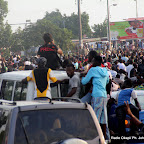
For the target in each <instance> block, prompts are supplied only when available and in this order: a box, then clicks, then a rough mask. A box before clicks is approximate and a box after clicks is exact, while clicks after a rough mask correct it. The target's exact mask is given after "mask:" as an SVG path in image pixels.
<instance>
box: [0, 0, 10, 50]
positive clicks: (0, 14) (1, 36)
mask: <svg viewBox="0 0 144 144" xmlns="http://www.w3.org/2000/svg"><path fill="white" fill-rule="evenodd" d="M7 13H8V3H7V1H4V0H0V48H9V47H10V46H11V45H10V43H11V40H12V39H11V38H12V30H11V26H10V25H9V24H8V23H7V22H6V24H4V23H3V21H4V18H5V17H6V16H7Z"/></svg>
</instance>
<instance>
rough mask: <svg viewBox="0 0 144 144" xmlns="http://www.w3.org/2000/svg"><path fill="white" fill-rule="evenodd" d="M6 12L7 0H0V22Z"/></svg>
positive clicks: (0, 22)
mask: <svg viewBox="0 0 144 144" xmlns="http://www.w3.org/2000/svg"><path fill="white" fill-rule="evenodd" d="M7 13H8V3H7V1H4V0H0V24H2V23H3V20H4V18H5V17H6V16H7Z"/></svg>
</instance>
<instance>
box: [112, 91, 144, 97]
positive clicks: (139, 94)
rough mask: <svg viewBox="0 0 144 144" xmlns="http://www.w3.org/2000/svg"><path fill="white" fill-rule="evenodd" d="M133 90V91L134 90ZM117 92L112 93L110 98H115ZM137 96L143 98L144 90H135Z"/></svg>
mask: <svg viewBox="0 0 144 144" xmlns="http://www.w3.org/2000/svg"><path fill="white" fill-rule="evenodd" d="M134 90H135V89H134ZM118 92H119V91H113V92H112V95H111V97H112V98H116V95H117V93H118ZM135 92H136V94H137V96H142V95H143V96H144V90H135Z"/></svg>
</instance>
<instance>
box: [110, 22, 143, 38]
mask: <svg viewBox="0 0 144 144" xmlns="http://www.w3.org/2000/svg"><path fill="white" fill-rule="evenodd" d="M110 34H111V40H121V39H135V38H139V39H142V38H144V20H133V21H123V22H111V23H110Z"/></svg>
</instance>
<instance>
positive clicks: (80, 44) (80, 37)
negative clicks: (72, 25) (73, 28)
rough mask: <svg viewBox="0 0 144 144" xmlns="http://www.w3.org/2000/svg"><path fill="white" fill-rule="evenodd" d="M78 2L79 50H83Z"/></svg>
mask: <svg viewBox="0 0 144 144" xmlns="http://www.w3.org/2000/svg"><path fill="white" fill-rule="evenodd" d="M80 1H81V0H78V17H79V47H80V48H81V49H83V40H82V24H81V9H80Z"/></svg>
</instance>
